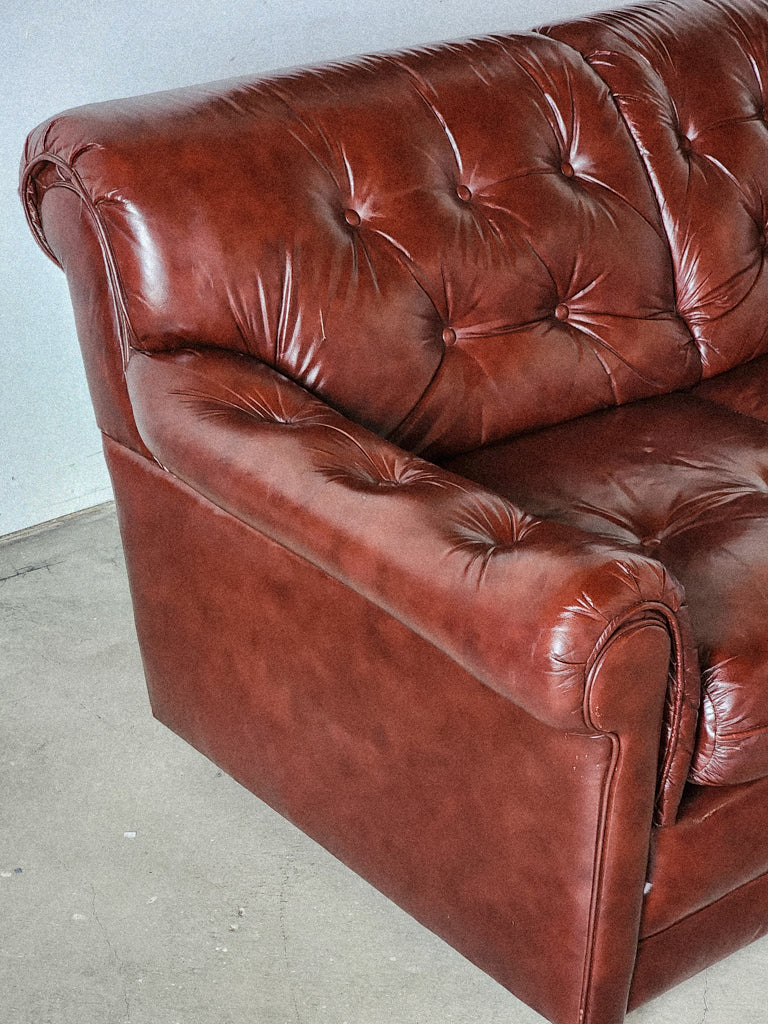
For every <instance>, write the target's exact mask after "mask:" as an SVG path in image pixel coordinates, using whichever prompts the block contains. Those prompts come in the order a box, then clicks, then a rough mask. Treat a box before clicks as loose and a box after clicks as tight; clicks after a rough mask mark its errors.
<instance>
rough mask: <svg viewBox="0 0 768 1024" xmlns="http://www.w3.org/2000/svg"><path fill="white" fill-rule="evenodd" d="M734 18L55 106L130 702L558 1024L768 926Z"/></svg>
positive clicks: (757, 126) (394, 57) (656, 7)
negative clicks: (130, 672) (129, 602)
mask: <svg viewBox="0 0 768 1024" xmlns="http://www.w3.org/2000/svg"><path fill="white" fill-rule="evenodd" d="M766 82H768V7H766V5H765V4H764V3H761V2H758V0H651V2H649V3H644V4H640V5H637V6H635V7H630V8H626V9H623V10H619V11H616V12H614V13H612V14H607V15H600V16H594V17H591V18H586V19H582V20H579V21H576V22H573V23H570V24H566V25H560V26H555V27H552V28H549V29H546V30H540V32H539V33H538V34H530V35H524V36H523V35H519V36H514V35H495V36H488V37H485V38H482V39H476V40H470V41H464V42H461V43H455V44H441V45H437V46H431V47H423V48H421V49H418V50H412V51H407V52H403V53H396V54H385V55H378V56H373V57H361V58H357V59H354V60H347V61H344V62H340V63H337V64H333V65H329V66H326V67H324V68H312V69H296V70H293V71H288V72H283V73H282V74H277V75H273V76H270V77H269V78H261V79H259V78H254V79H239V80H236V81H232V82H224V83H214V84H213V85H204V86H198V87H193V88H188V89H182V90H177V91H174V92H169V93H160V94H155V95H153V96H145V97H137V98H134V99H127V100H117V101H113V102H109V103H104V104H94V105H91V106H89V107H85V108H79V109H77V110H73V111H68V112H65V113H63V114H61V115H59V116H57V117H54V118H51V119H50V120H48V121H47V122H45V123H44V124H43V125H41V126H40V127H39V128H38V129H36V130H35V131H34V132H33V133H32V134H31V135H30V137H29V139H28V141H27V145H26V149H25V154H24V159H23V163H22V174H21V194H22V199H23V202H24V206H25V210H26V214H27V217H28V220H29V224H30V227H31V229H32V231H33V233H34V235H35V237H36V238H37V240H38V242H39V243H40V244H41V246H42V247H43V249H44V250H45V252H46V253H47V254H48V255H49V256H51V257H52V258H53V259H54V260H56V261H57V262H58V263H59V264H60V265H61V266H62V268H63V269H64V270H65V272H66V274H67V278H68V282H69V287H70V293H71V296H72V302H73V306H74V310H75V318H76V323H77V328H78V335H79V338H80V343H81V346H82V349H83V357H84V361H85V366H86V373H87V377H88V383H89V387H90V390H91V395H92V398H93V403H94V408H95V411H96V417H97V421H98V424H99V426H100V428H101V430H102V432H103V434H104V446H105V454H106V457H107V462H108V465H109V469H110V473H111V475H112V479H113V483H114V487H115V495H116V499H117V506H118V513H119V517H120V525H121V532H122V536H123V543H124V547H125V552H126V563H127V566H128V572H129V576H130V582H131V590H132V597H133V602H134V609H135V615H136V625H137V632H138V636H139V642H140V645H141V649H142V657H143V660H144V667H145V674H146V680H147V685H148V689H149V693H150V699H151V703H152V708H153V711H154V713H155V714H156V715H157V717H158V718H159V719H160V720H161V721H163V722H165V723H166V724H167V725H168V726H169V727H170V728H172V729H174V730H175V731H176V732H178V733H179V735H181V736H183V737H184V738H185V739H186V740H188V741H189V742H190V743H192V744H193V745H195V746H196V747H197V748H198V749H200V750H201V751H202V752H203V753H204V754H206V755H207V756H209V757H210V758H212V759H213V760H214V761H216V763H218V764H220V765H221V766H222V767H223V768H224V769H226V770H227V771H228V772H230V773H231V774H232V775H233V776H234V777H235V778H237V779H238V780H239V781H240V782H242V783H243V784H244V785H246V786H248V787H249V788H250V789H252V790H253V792H255V793H256V794H258V795H259V796H260V797H262V798H263V799H265V800H267V801H268V802H269V803H270V804H271V805H272V806H274V807H276V808H277V809H278V810H279V811H280V812H281V813H283V814H285V815H286V816H287V817H288V818H290V820H292V821H294V822H295V823H296V824H297V825H298V826H299V827H301V828H302V829H304V830H305V831H307V832H308V834H310V835H312V836H313V837H314V838H316V839H317V840H318V841H319V842H321V843H323V844H324V845H325V846H326V847H327V848H328V849H330V850H331V851H332V852H333V853H334V854H335V855H336V856H338V857H340V858H341V859H342V860H344V861H345V863H347V864H349V865H350V866H351V867H352V868H353V869H354V870H356V871H358V872H360V873H361V874H362V875H363V876H364V877H366V878H367V879H369V880H370V881H371V882H372V883H373V884H374V885H376V886H378V887H379V888H380V889H381V890H382V891H383V892H385V893H386V894H387V895H389V896H390V897H391V898H393V899H395V900H396V901H397V902H398V903H399V904H400V905H401V906H403V907H404V908H405V909H406V910H408V912H410V913H412V914H413V915H414V916H415V917H416V918H417V919H418V920H420V921H422V922H423V923H424V924H425V925H426V926H427V927H429V928H431V929H433V930H434V931H435V932H437V933H438V934H439V935H442V936H443V937H444V938H446V939H447V941H449V942H451V943H453V944H454V945H456V947H457V948H458V949H460V950H461V951H462V952H463V953H464V954H465V955H467V956H468V957H470V959H472V960H473V962H475V963H477V964H478V965H479V966H480V967H482V968H483V969H484V970H486V971H488V972H489V973H491V974H492V975H493V976H494V977H496V978H497V979H498V980H499V981H500V982H501V983H502V984H504V985H506V986H508V987H509V988H510V989H511V990H512V991H514V992H515V993H517V994H518V995H519V996H520V997H521V998H523V999H524V1000H526V1001H527V1002H528V1003H530V1005H531V1006H533V1007H535V1008H536V1009H537V1010H538V1011H539V1012H541V1013H543V1014H544V1015H545V1016H546V1017H547V1018H548V1019H550V1020H551V1021H553V1022H555V1024H621V1022H622V1021H623V1019H624V1015H625V1012H626V1010H627V1007H628V1006H635V1005H638V1004H639V1003H640V1002H643V1001H644V1000H647V999H649V998H652V997H653V996H654V995H656V994H657V993H658V992H660V991H663V989H664V988H665V987H668V986H670V985H672V984H674V983H675V982H676V981H678V980H680V979H682V978H684V977H687V976H688V975H689V974H690V973H691V972H693V971H695V970H698V969H700V968H702V967H703V966H706V965H707V964H709V963H712V962H713V961H714V960H715V959H717V958H718V957H719V956H723V955H726V954H727V953H728V952H730V951H731V950H732V949H736V948H738V946H739V945H741V944H744V943H746V942H748V941H751V939H753V938H755V937H756V936H758V935H760V934H763V933H764V932H766V931H767V930H768V846H766V841H765V835H764V833H765V829H764V825H763V823H764V822H765V821H766V820H767V818H768V697H766V694H768V679H767V678H766V671H767V669H766V666H768V646H767V645H766V641H765V628H764V624H765V621H766V618H767V617H768V604H767V603H766V597H765V595H766V594H767V593H768V555H766V551H768V454H766V453H768V399H766V397H765V396H766V394H768V387H766V385H767V384H768V293H767V292H766V289H768V284H767V283H766V282H767V281H768V277H767V276H766V270H765V253H766V252H768V249H766V247H765V237H766V218H767V217H768V215H767V214H766V209H768V203H766V198H765V197H766V195H767V194H768V170H766V168H768V159H767V158H768V134H767V133H766V132H767V131H768V130H767V129H766V127H765V123H764V120H765V115H764V108H765V106H766V101H767V100H768V93H766V91H765V88H764V85H765V83H766Z"/></svg>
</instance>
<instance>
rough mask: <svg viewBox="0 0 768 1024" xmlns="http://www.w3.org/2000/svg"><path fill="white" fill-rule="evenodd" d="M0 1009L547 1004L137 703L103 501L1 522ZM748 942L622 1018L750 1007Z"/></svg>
mask: <svg viewBox="0 0 768 1024" xmlns="http://www.w3.org/2000/svg"><path fill="white" fill-rule="evenodd" d="M0 700H1V701H2V705H1V706H2V718H1V719H0V723H1V724H0V729H1V730H2V734H1V735H0V894H1V897H2V913H1V914H0V1006H1V1007H2V1009H1V1010H0V1018H1V1019H2V1020H3V1021H5V1022H7V1024H391V1022H397V1024H438V1022H439V1024H480V1022H482V1024H542V1021H543V1018H541V1017H540V1016H539V1015H538V1014H535V1013H533V1011H531V1010H529V1009H528V1008H527V1007H525V1006H523V1004H522V1003H520V1002H519V1001H518V1000H516V999H515V998H514V997H512V996H511V995H509V994H508V993H507V992H505V991H504V990H503V989H502V988H501V987H500V986H498V985H497V984H496V983H495V982H493V981H491V980H490V978H488V977H486V976H485V975H483V974H482V973H481V972H480V971H478V970H477V969H476V968H474V967H473V966H472V965H471V964H469V963H468V962H467V961H466V960H464V959H463V958H462V957H461V956H459V955H458V954H457V953H455V952H454V951H453V950H452V949H450V948H449V947H448V946H446V945H445V944H444V943H442V942H441V941H440V940H439V939H437V938H435V937H434V936H433V935H431V934H430V933H429V932H427V931H425V930H424V929H423V928H421V927H420V926H419V925H418V924H416V923H415V922H414V921H412V920H411V919H410V918H408V917H407V916H406V915H405V914H404V913H403V912H402V911H400V910H399V909H397V908H396V907H395V906H393V905H392V904H391V903H389V902H388V901H387V900H385V899H384V898H383V897H382V896H380V895H379V894H378V893H377V892H376V891H375V890H373V889H372V888H371V887H370V886H368V885H367V884H366V883H365V882H363V881H361V880H360V879H359V878H357V877H356V876H355V875H353V874H352V873H351V872H350V871H348V870H347V869H346V868H344V867H342V866H341V865H340V864H339V863H338V862H337V861H336V860H334V859H333V858H332V857H331V856H330V855H329V854H327V853H325V851H323V850H322V849H321V848H320V847H318V846H317V845H316V844H315V843H313V842H312V841H311V840H309V839H307V838H306V837H305V836H303V835H302V834H301V833H300V832H298V831H297V830H296V829H294V828H293V827H292V826H290V825H288V824H287V823H286V822H284V821H283V820H282V819H281V818H279V817H278V816H277V815H276V814H275V813H274V812H273V811H271V810H269V809H268V808H267V807H265V806H264V805H263V804H261V803H260V801H258V800H257V799H256V798H255V797H253V796H251V795H250V794H249V793H247V792H246V791H245V790H243V789H241V788H240V787H239V786H238V785H237V784H236V783H235V782H233V781H232V780H231V779H229V778H228V777H227V776H225V775H223V774H222V773H221V772H220V771H219V770H218V769H217V768H216V767H215V766H213V765H212V764H211V763H210V762H208V761H207V760H206V759H205V758H203V757H202V756H201V755H199V754H197V753H196V752H195V751H193V750H192V749H191V748H189V747H188V746H187V745H186V744H184V743H183V742H182V741H181V740H179V739H177V738H176V737H175V736H174V735H172V734H171V733H170V732H168V731H167V730H166V729H164V728H163V727H162V726H160V725H158V724H157V723H156V722H155V721H154V720H153V719H152V718H151V716H150V712H149V707H148V704H147V700H146V695H145V692H144V684H143V680H142V672H141V664H140V661H139V655H138V651H137V646H136V640H135V637H134V634H133V625H132V619H131V610H130V604H129V598H128V589H127V584H126V579H125V569H124V565H123V561H122V553H121V549H120V542H119V538H118V534H117V527H116V523H115V516H114V510H113V508H112V506H111V505H110V506H102V507H100V508H98V509H95V510H92V511H90V512H87V513H83V514H81V515H78V516H75V517H71V518H69V519H67V520H64V521H61V522H59V523H57V524H53V525H49V526H46V527H41V528H38V529H35V530H33V531H28V532H26V533H24V534H22V535H16V536H14V537H10V538H7V539H5V540H2V541H0ZM767 967H768V941H766V940H763V941H761V942H758V943H756V944H755V945H753V946H751V947H749V948H748V949H746V950H743V951H742V952H741V953H739V954H737V955H736V956H733V957H731V958H730V959H729V960H728V961H726V962H725V963H722V964H719V965H717V966H716V967H714V968H712V969H711V970H709V971H707V972H705V973H704V974H702V975H700V976H699V977H698V978H696V979H694V980H692V981H690V982H688V983H686V984H684V985H681V986H679V987H678V988H677V989H675V990H674V991H673V992H671V993H669V994H667V995H666V996H663V997H662V998H660V999H657V1000H655V1001H654V1002H653V1003H650V1004H648V1005H647V1006H645V1007H642V1008H640V1009H639V1010H636V1011H635V1012H634V1013H633V1014H631V1015H630V1017H629V1018H628V1024H705V1022H706V1024H764V1022H766V1021H768V970H767V969H766V968H767Z"/></svg>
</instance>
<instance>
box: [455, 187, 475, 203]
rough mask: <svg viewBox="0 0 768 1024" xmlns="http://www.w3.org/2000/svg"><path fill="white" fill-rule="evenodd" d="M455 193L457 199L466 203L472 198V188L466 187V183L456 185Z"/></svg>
mask: <svg viewBox="0 0 768 1024" xmlns="http://www.w3.org/2000/svg"><path fill="white" fill-rule="evenodd" d="M456 195H457V196H458V197H459V199H461V201H462V202H463V203H468V202H469V200H470V199H471V198H472V190H471V189H470V188H468V187H467V186H466V185H457V186H456Z"/></svg>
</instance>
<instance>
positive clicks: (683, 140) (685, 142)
mask: <svg viewBox="0 0 768 1024" xmlns="http://www.w3.org/2000/svg"><path fill="white" fill-rule="evenodd" d="M677 142H678V145H679V146H680V149H681V150H682V151H683V153H686V154H687V153H690V152H691V149H692V148H693V145H692V143H691V140H690V139H689V138H688V136H687V135H681V136H680V137H679V138H678V140H677Z"/></svg>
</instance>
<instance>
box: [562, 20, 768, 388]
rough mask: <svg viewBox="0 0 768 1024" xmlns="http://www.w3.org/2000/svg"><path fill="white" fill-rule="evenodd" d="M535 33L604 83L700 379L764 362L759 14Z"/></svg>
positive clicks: (767, 26)
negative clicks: (642, 170) (632, 152)
mask: <svg viewBox="0 0 768 1024" xmlns="http://www.w3.org/2000/svg"><path fill="white" fill-rule="evenodd" d="M545 31H547V32H548V33H549V34H551V35H552V36H554V37H557V38H558V39H560V40H562V41H564V42H567V43H569V44H570V45H572V46H573V47H575V48H576V49H577V50H579V51H580V52H581V53H582V54H583V55H584V57H585V58H586V60H587V61H588V62H589V64H590V65H591V66H592V67H593V68H594V69H595V70H596V71H597V72H598V74H600V76H601V77H602V78H604V80H605V81H606V82H607V83H608V85H609V86H610V88H611V90H612V92H613V94H614V96H615V97H616V101H617V103H618V105H619V108H620V110H621V113H622V115H623V117H624V118H625V120H626V123H627V124H628V125H629V127H630V129H631V131H632V134H633V136H634V138H635V140H636V142H637V144H638V148H639V150H640V152H641V153H642V154H643V158H644V160H645V162H646V165H647V168H648V172H649V175H650V178H651V180H652V182H653V186H654V189H655V191H656V193H657V196H658V198H659V201H660V205H661V209H662V213H663V218H664V225H665V229H666V231H667V233H668V236H669V239H670V243H671V248H672V254H673V259H674V265H675V284H676V291H677V301H678V308H679V310H680V313H681V315H682V316H683V317H684V319H685V320H686V322H687V324H688V325H689V327H690V329H691V331H692V332H693V335H694V337H695V339H696V344H697V346H698V348H699V351H700V354H701V363H702V376H704V377H711V376H713V375H714V374H717V373H721V372H722V371H723V370H727V369H729V368H731V367H732V366H735V365H737V364H739V363H743V362H745V361H746V360H748V359H752V358H754V357H755V356H757V355H761V354H763V353H765V352H768V266H767V263H766V254H767V253H768V237H767V236H766V229H767V227H768V122H767V118H768V113H767V111H768V4H766V3H765V0H735V2H734V0H697V2H696V3H689V2H686V0H656V2H655V3H652V4H643V5H637V6H636V7H629V8H626V9H624V10H619V11H615V12H612V13H608V14H601V15H596V16H593V17H589V18H584V19H583V20H581V21H577V22H571V23H570V24H565V25H561V26H555V27H552V28H549V29H546V30H545Z"/></svg>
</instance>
